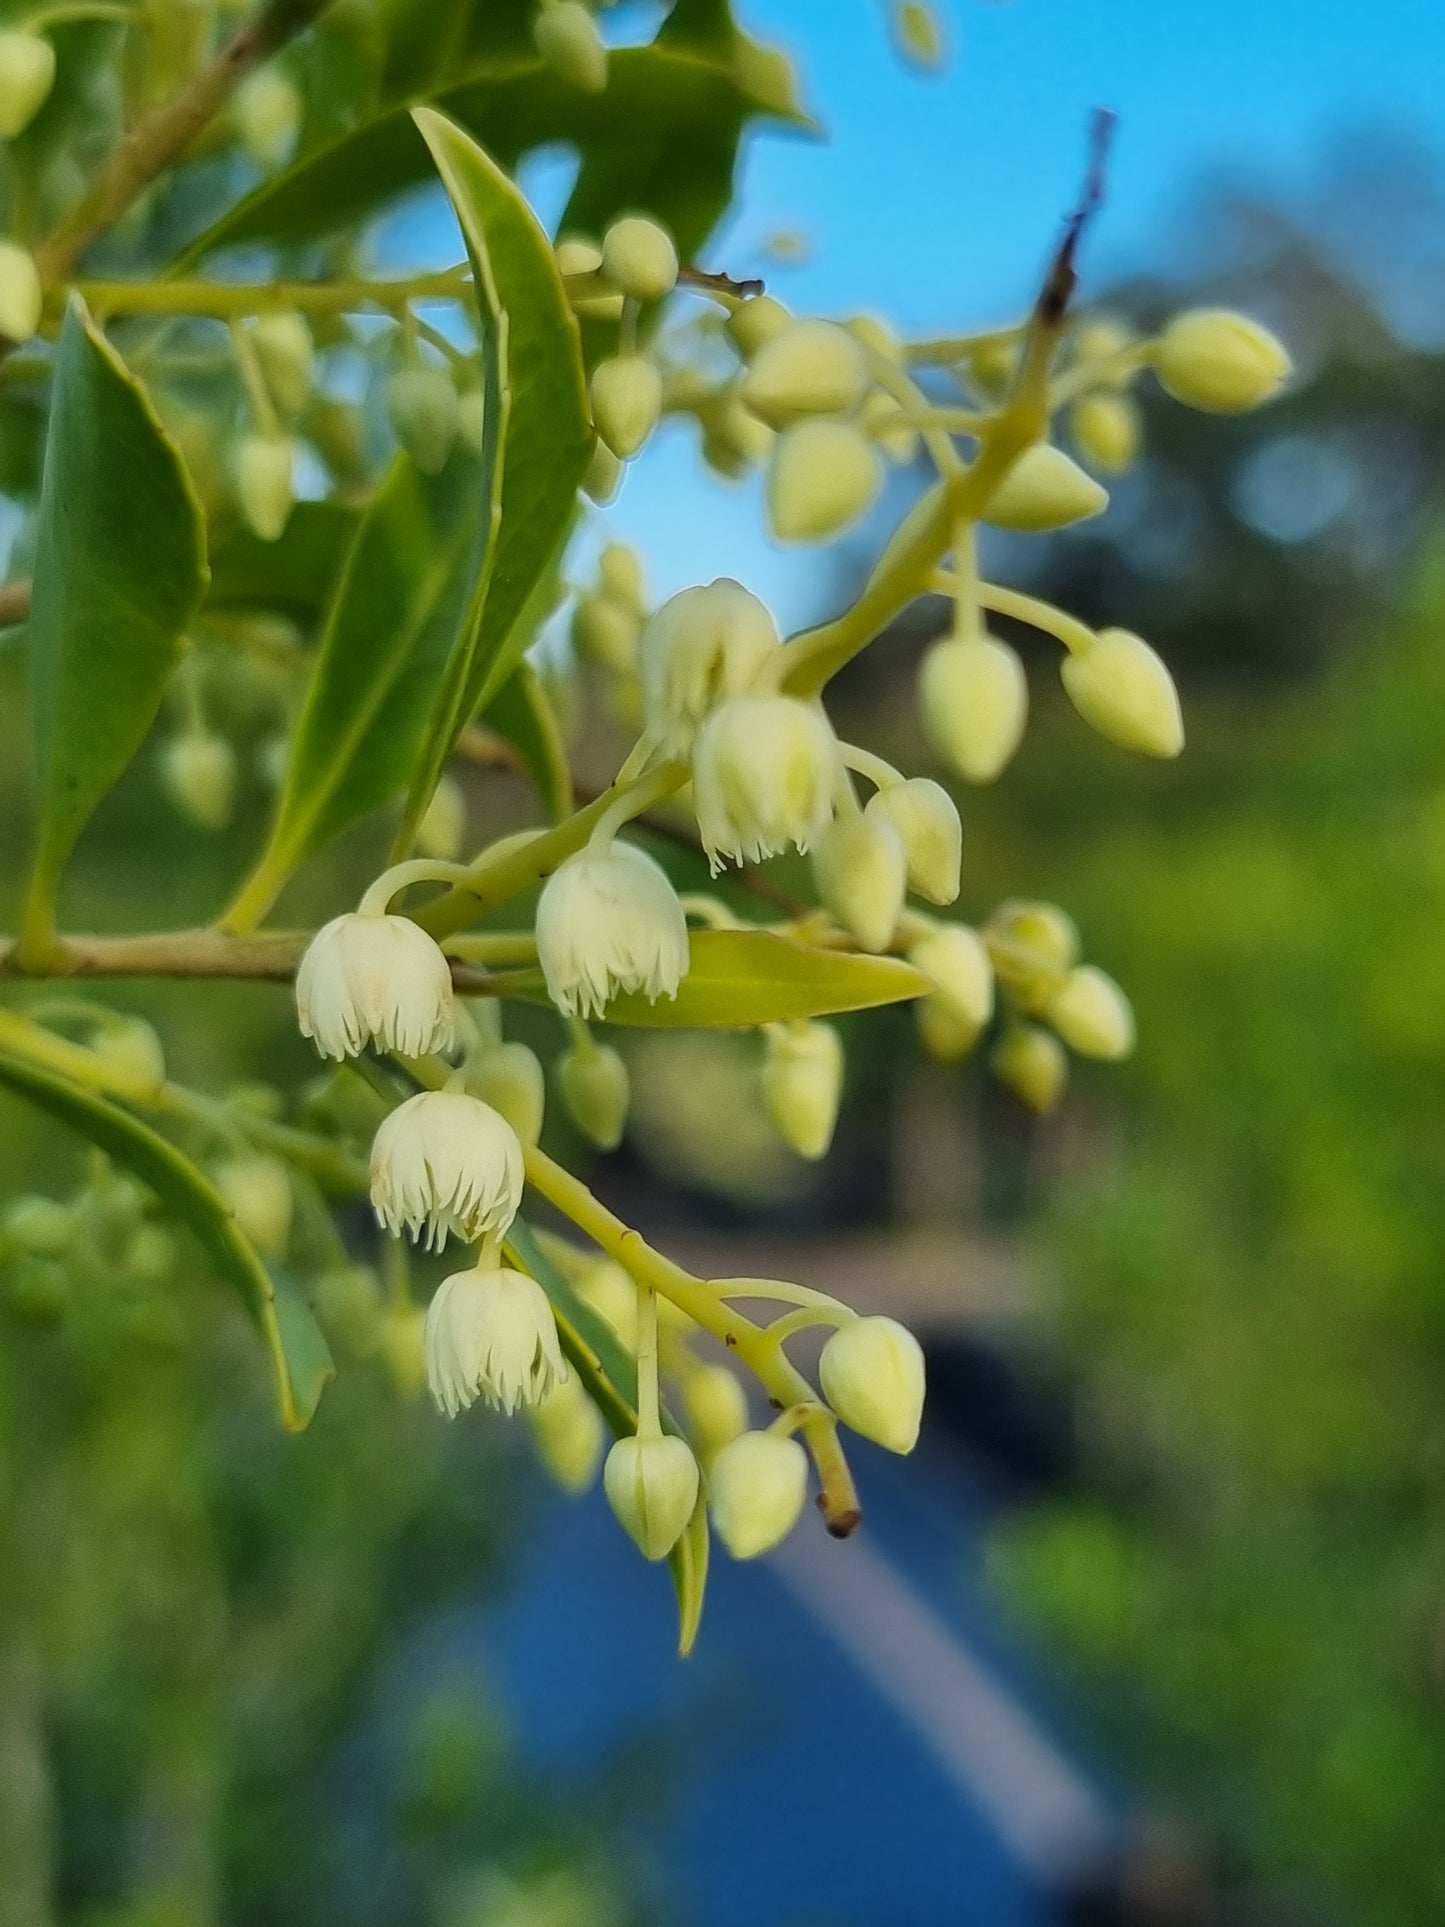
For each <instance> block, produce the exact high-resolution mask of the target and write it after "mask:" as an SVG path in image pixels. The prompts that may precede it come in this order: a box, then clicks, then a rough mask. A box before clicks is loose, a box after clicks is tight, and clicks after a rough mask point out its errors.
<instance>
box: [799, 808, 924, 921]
mask: <svg viewBox="0 0 1445 1927" xmlns="http://www.w3.org/2000/svg"><path fill="white" fill-rule="evenodd" d="M813 882H814V885H815V887H816V888H817V892H818V895H819V897H820V898H821V899H822V902H823V906H824V908H825V909H826V910H827V911H828V912H829V914H830V915H831V916H833V917H834V918H836V920H837V921H838V922H839V923H841V924H842V926H843V928H844V929H845V930H846V931H847V932H848V934H849V936H851V937H852V938H853V939H854V941H855V942H856V943H857V945H858V947H859V948H860V949H861V950H873V951H880V950H886V949H887V948H888V946H889V944H890V943H891V942H892V940H893V932H894V930H895V929H896V928H897V926H898V918H899V915H900V914H901V912H902V909H903V898H904V895H905V893H906V891H907V888H908V858H907V856H906V854H905V853H904V848H903V838H902V837H901V836H900V835H899V834H898V832H897V830H895V829H894V827H893V825H892V824H891V823H890V822H889V821H888V819H887V818H886V817H884V816H880V815H876V814H875V815H871V816H870V815H869V814H868V813H867V812H866V811H859V810H852V811H849V812H848V813H846V814H845V815H842V816H835V817H834V818H833V821H832V822H831V823H830V824H829V825H828V827H827V829H826V830H824V832H823V834H822V835H821V836H820V837H819V838H818V841H817V842H816V844H814V846H813Z"/></svg>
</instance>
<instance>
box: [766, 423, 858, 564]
mask: <svg viewBox="0 0 1445 1927" xmlns="http://www.w3.org/2000/svg"><path fill="white" fill-rule="evenodd" d="M882 486H883V465H882V463H881V461H880V460H879V456H878V451H877V449H876V448H875V447H874V445H873V443H872V442H870V441H869V440H868V439H867V437H866V436H864V435H861V434H860V433H859V432H858V430H857V429H856V428H852V427H850V426H849V424H848V423H847V422H835V421H805V422H795V423H794V424H793V425H792V427H791V428H785V429H784V430H783V432H782V434H781V435H779V437H778V439H777V443H776V445H775V447H774V449H773V459H772V466H771V467H770V469H769V471H768V519H769V521H770V522H771V523H772V528H773V533H774V535H776V536H777V537H778V539H779V541H781V542H822V541H825V540H826V539H827V538H828V537H829V536H831V535H838V534H840V533H841V532H842V531H843V530H844V529H846V528H847V527H848V526H849V524H850V523H853V522H856V521H857V520H858V517H859V516H860V515H863V514H865V513H866V512H867V511H868V510H869V509H870V508H871V507H872V506H873V503H874V502H875V501H876V500H877V497H878V491H879V489H880V488H882Z"/></svg>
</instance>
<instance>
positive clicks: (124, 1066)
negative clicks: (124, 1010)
mask: <svg viewBox="0 0 1445 1927" xmlns="http://www.w3.org/2000/svg"><path fill="white" fill-rule="evenodd" d="M90 1047H91V1049H92V1050H93V1051H94V1052H95V1054H96V1056H97V1057H98V1058H100V1060H101V1062H102V1063H103V1064H105V1065H107V1066H108V1068H109V1069H111V1070H112V1071H116V1072H119V1074H120V1075H121V1076H123V1077H124V1078H125V1079H126V1080H127V1082H128V1083H131V1084H133V1085H135V1086H136V1087H137V1088H138V1089H144V1088H146V1087H147V1086H149V1087H150V1088H151V1089H152V1090H157V1091H158V1090H159V1089H160V1087H161V1086H162V1084H164V1083H165V1081H166V1057H165V1052H164V1051H163V1050H162V1048H161V1040H160V1038H159V1037H157V1035H156V1033H155V1030H154V1028H153V1027H152V1026H151V1025H150V1024H148V1023H147V1022H146V1020H145V1019H144V1017H117V1018H116V1020H115V1022H114V1023H111V1024H106V1025H104V1026H102V1028H101V1029H100V1030H98V1031H97V1032H96V1034H95V1036H94V1037H93V1038H92V1039H91V1045H90Z"/></svg>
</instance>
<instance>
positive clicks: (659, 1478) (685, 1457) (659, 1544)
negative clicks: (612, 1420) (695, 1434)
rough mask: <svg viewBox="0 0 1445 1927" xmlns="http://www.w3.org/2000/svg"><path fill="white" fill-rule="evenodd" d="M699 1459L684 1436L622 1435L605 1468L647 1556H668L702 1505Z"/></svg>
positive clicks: (625, 1525)
mask: <svg viewBox="0 0 1445 1927" xmlns="http://www.w3.org/2000/svg"><path fill="white" fill-rule="evenodd" d="M700 1482H701V1481H700V1478H699V1474H698V1466H697V1460H696V1459H695V1458H694V1457H693V1456H692V1450H691V1448H690V1447H689V1445H688V1443H687V1441H686V1440H685V1439H679V1438H674V1437H672V1436H667V1437H658V1438H646V1439H645V1438H631V1439H618V1441H617V1443H616V1444H615V1445H614V1446H613V1448H612V1450H611V1451H610V1452H609V1453H608V1454H607V1463H606V1465H605V1466H604V1467H603V1468H602V1484H603V1488H604V1490H605V1491H606V1493H607V1503H608V1504H609V1505H610V1506H611V1507H612V1510H613V1512H614V1513H615V1514H616V1516H617V1521H618V1524H619V1525H620V1526H621V1527H622V1529H623V1531H624V1532H626V1534H627V1536H628V1537H629V1538H630V1539H631V1540H632V1541H633V1543H634V1544H635V1545H636V1546H637V1548H638V1550H639V1551H640V1552H641V1554H642V1556H643V1558H644V1559H665V1558H666V1557H667V1555H668V1553H670V1552H671V1551H672V1549H673V1547H674V1546H675V1545H676V1544H677V1542H678V1540H679V1539H680V1538H681V1537H682V1535H683V1533H684V1532H685V1531H686V1529H687V1522H688V1520H689V1519H690V1518H691V1517H692V1514H693V1509H694V1507H695V1506H696V1505H697V1494H698V1486H699V1484H700Z"/></svg>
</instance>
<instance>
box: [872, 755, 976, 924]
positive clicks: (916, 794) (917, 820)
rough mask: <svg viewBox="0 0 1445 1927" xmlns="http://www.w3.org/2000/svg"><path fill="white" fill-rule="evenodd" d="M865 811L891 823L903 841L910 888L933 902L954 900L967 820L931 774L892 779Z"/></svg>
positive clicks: (874, 797) (961, 861)
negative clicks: (963, 820) (962, 820)
mask: <svg viewBox="0 0 1445 1927" xmlns="http://www.w3.org/2000/svg"><path fill="white" fill-rule="evenodd" d="M863 814H864V815H865V816H866V817H868V818H870V819H871V820H873V821H879V822H884V823H891V824H892V826H893V828H894V829H895V830H896V831H897V833H898V835H899V837H900V839H901V840H902V843H903V855H904V860H905V862H906V864H907V866H908V887H909V889H910V890H914V891H916V892H917V893H918V895H919V896H921V897H926V898H927V900H928V901H929V902H930V903H952V902H953V901H954V899H955V898H956V897H957V895H958V883H959V870H960V868H961V867H962V863H963V825H962V823H960V821H959V820H958V809H957V806H956V805H955V803H954V800H953V798H952V797H951V796H950V795H949V794H948V791H947V790H946V789H944V788H943V787H942V785H941V784H938V783H935V782H934V781H933V779H932V777H929V776H910V777H909V778H907V780H906V781H904V782H902V783H890V784H889V785H888V787H887V788H886V789H881V790H879V791H878V792H877V793H876V794H875V795H874V796H873V797H871V798H870V799H869V803H868V807H867V809H866V810H865V811H864V812H863Z"/></svg>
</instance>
